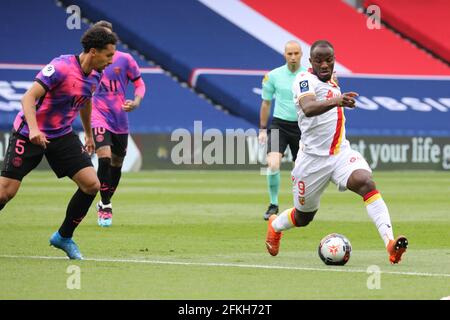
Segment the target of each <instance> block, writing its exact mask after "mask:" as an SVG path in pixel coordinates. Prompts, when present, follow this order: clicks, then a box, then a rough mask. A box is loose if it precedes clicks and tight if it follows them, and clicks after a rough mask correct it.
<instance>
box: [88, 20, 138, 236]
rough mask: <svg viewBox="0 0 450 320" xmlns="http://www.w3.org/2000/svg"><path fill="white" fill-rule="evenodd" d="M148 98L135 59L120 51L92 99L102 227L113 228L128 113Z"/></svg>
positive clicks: (101, 24) (106, 24)
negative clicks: (130, 92)
mask: <svg viewBox="0 0 450 320" xmlns="http://www.w3.org/2000/svg"><path fill="white" fill-rule="evenodd" d="M94 27H103V28H105V29H106V30H108V31H110V32H112V31H113V28H112V24H111V23H110V22H108V21H104V20H102V21H99V22H97V23H96V24H95V25H94ZM129 81H131V82H132V83H133V85H134V100H126V99H125V90H126V88H127V85H128V83H129ZM144 95H145V83H144V81H143V80H142V78H141V72H140V70H139V67H138V65H137V63H136V61H135V60H134V59H133V57H132V56H131V55H130V54H128V53H125V52H121V51H116V53H115V54H114V57H113V62H112V64H111V65H110V66H108V67H107V68H106V69H105V71H104V72H103V77H102V80H101V83H100V86H99V87H98V88H97V91H96V92H95V95H94V97H93V99H92V128H93V131H94V138H95V142H96V148H97V150H96V152H97V156H98V171H97V176H98V178H99V180H100V184H101V187H100V195H101V200H100V201H99V202H98V203H97V211H98V225H99V226H102V227H108V226H110V225H111V224H112V204H111V197H112V196H113V194H114V192H115V191H116V188H117V186H118V184H119V181H120V177H121V172H122V164H123V161H124V158H125V155H126V152H127V144H128V133H129V129H128V114H127V113H128V112H130V111H133V110H134V109H136V108H137V107H138V106H139V105H140V103H141V101H142V99H143V98H144Z"/></svg>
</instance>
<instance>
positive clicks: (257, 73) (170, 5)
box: [0, 0, 450, 136]
mask: <svg viewBox="0 0 450 320" xmlns="http://www.w3.org/2000/svg"><path fill="white" fill-rule="evenodd" d="M8 1H9V2H11V5H10V6H7V8H10V7H13V8H15V9H14V10H22V9H23V10H25V8H24V7H23V4H17V5H16V3H15V2H14V1H11V0H8ZM324 1H325V4H326V6H319V5H318V4H316V3H315V2H306V1H304V2H301V4H299V7H301V8H302V12H304V13H305V14H302V15H301V16H302V19H297V16H296V15H292V6H290V5H289V3H290V2H289V1H286V0H280V1H279V2H276V4H274V2H272V1H263V2H261V1H253V0H243V1H237V0H227V1H226V5H228V6H233V7H232V8H233V10H234V8H235V7H236V8H237V10H235V12H233V10H231V11H232V12H231V13H230V12H228V13H227V14H228V15H227V14H224V13H223V12H221V11H220V8H217V7H214V6H217V4H218V3H217V2H214V1H212V0H199V1H196V0H184V1H176V0H166V1H156V0H151V1H144V0H135V1H133V8H135V9H136V10H129V7H130V4H129V3H128V2H124V1H120V0H109V1H95V2H89V1H87V0H73V1H63V2H64V4H65V5H71V4H76V5H79V6H80V7H81V12H82V15H83V16H84V17H87V18H88V19H90V20H92V21H96V20H100V19H106V20H109V21H111V22H113V24H114V26H115V30H116V31H117V33H118V34H119V35H120V36H121V39H122V40H123V41H124V42H125V43H127V44H129V45H130V47H132V48H135V49H137V50H138V51H139V53H141V54H143V55H145V56H146V57H147V58H149V59H151V60H153V61H155V62H156V63H157V64H158V65H160V66H162V68H164V69H165V70H168V71H170V72H171V73H173V74H174V75H176V76H177V77H179V78H180V79H181V80H182V81H186V82H188V84H189V85H191V86H192V87H194V88H195V89H196V90H198V91H200V92H203V93H204V94H205V95H206V96H207V97H209V98H211V99H212V100H213V101H215V102H216V103H218V104H221V105H222V106H224V107H225V108H226V109H228V110H229V111H230V113H231V114H232V115H236V117H231V116H229V115H225V114H224V113H223V112H220V111H217V110H216V109H214V108H212V106H211V105H210V104H208V103H206V101H205V100H202V99H199V98H198V97H197V96H196V95H195V94H194V93H192V92H191V91H189V90H187V89H186V88H183V87H181V86H180V85H179V83H177V82H176V81H173V80H172V79H170V78H169V77H167V76H166V75H165V74H161V73H160V71H156V70H157V69H154V70H153V71H152V70H150V69H149V72H150V73H149V74H147V75H146V76H144V79H146V81H149V82H150V84H149V98H148V99H146V105H144V106H143V108H142V109H144V108H145V109H147V108H148V110H152V111H151V112H150V111H147V110H145V111H143V110H139V113H136V114H133V115H131V117H132V118H131V122H132V130H139V132H142V130H144V128H145V127H146V126H147V127H149V128H151V130H154V131H157V132H159V130H168V128H173V127H192V120H195V119H196V120H199V117H202V116H203V117H205V119H208V121H209V124H208V125H207V127H214V126H215V127H217V128H222V129H223V128H224V127H225V126H231V127H242V128H247V127H249V126H257V125H258V118H259V106H260V103H261V98H260V88H261V80H262V77H263V75H264V73H265V72H267V71H268V70H270V69H272V68H274V67H277V66H279V65H281V64H283V63H284V60H283V57H282V55H280V51H282V50H283V48H279V50H278V51H277V50H275V47H274V46H273V45H271V44H270V43H269V42H267V39H263V37H262V36H261V34H262V35H263V36H267V33H268V32H266V31H267V30H269V29H264V26H265V25H272V27H273V25H274V24H279V26H280V27H277V28H278V29H280V30H284V31H283V32H285V33H286V34H287V35H288V36H292V37H294V38H296V39H299V40H300V41H303V42H302V44H303V45H305V48H304V49H305V52H307V51H308V50H309V49H308V43H312V42H313V41H314V40H316V39H317V38H327V39H329V40H330V41H332V42H333V43H334V44H335V47H336V52H337V59H338V62H339V63H341V67H342V68H341V70H347V71H348V72H351V71H352V72H357V73H358V74H356V75H355V74H353V75H352V74H347V73H341V74H339V77H340V79H341V84H342V89H343V91H349V90H355V91H358V92H359V93H360V94H361V97H360V98H358V99H359V100H358V102H359V104H360V105H361V109H362V110H360V111H359V112H348V115H347V119H348V120H349V121H348V127H347V128H348V131H349V133H351V134H370V135H382V134H395V135H417V134H437V135H440V136H445V135H448V136H450V130H449V128H448V125H447V124H448V122H449V120H450V119H449V116H450V112H449V108H450V105H449V101H450V100H449V99H450V98H449V95H448V90H447V88H448V83H449V82H448V81H449V79H450V78H449V75H450V68H449V67H448V66H446V65H445V64H444V63H443V62H441V61H439V60H438V59H435V58H433V57H432V56H430V55H428V54H426V53H425V52H424V51H422V50H420V49H418V48H416V47H415V46H413V45H412V44H410V43H409V42H407V41H405V40H404V39H401V38H400V37H398V36H396V35H394V34H393V33H392V32H391V31H390V30H388V29H385V28H381V29H380V30H369V29H368V28H367V27H366V20H365V19H366V18H367V17H366V16H364V15H363V14H361V13H358V12H357V11H356V10H355V9H354V8H352V7H350V6H348V5H347V4H345V3H343V2H341V1H332V0H324ZM29 2H30V3H32V5H31V6H32V7H31V8H32V10H31V11H33V10H38V5H37V4H34V3H33V2H32V1H29ZM50 3H51V1H49V0H48V2H46V6H45V12H48V13H49V14H52V15H54V16H52V18H51V19H46V21H47V22H48V21H57V23H59V24H63V23H64V24H65V20H64V19H66V18H67V14H66V13H65V11H64V8H57V7H56V6H55V5H53V4H52V5H50ZM221 3H222V2H221ZM296 4H297V2H296ZM33 6H34V7H33ZM41 7H42V6H41ZM47 7H48V10H47ZM244 7H245V10H247V11H246V12H248V10H252V12H253V14H254V15H253V16H252V17H255V15H259V16H258V17H259V18H258V19H259V20H258V22H259V23H261V24H258V27H261V28H260V29H258V30H253V31H252V32H249V31H248V29H245V26H243V25H242V24H239V23H238V22H236V21H237V20H236V19H235V17H234V18H233V16H231V17H230V14H231V15H233V14H236V15H240V16H239V17H240V18H242V14H243V13H242V12H238V11H239V8H241V9H242V8H244ZM323 8H327V9H328V10H323ZM8 10H11V9H7V10H6V11H7V12H6V13H5V12H4V11H2V13H0V18H1V17H4V18H7V17H8ZM27 10H28V11H30V8H29V7H27ZM229 11H230V10H229ZM308 12H320V19H323V20H326V21H333V19H334V20H335V21H337V22H338V23H336V25H335V27H333V28H330V27H329V25H330V24H329V23H326V24H324V23H317V21H316V20H317V17H318V16H317V15H315V14H306V13H308ZM9 15H10V17H11V16H13V15H12V14H11V13H9ZM15 16H16V17H17V16H18V15H17V12H16V15H15ZM286 17H292V18H286ZM28 18H29V19H28V20H27V19H25V20H26V21H27V22H26V23H28V25H27V27H28V28H29V29H28V30H30V28H37V29H36V30H39V32H36V34H38V35H37V36H36V37H34V38H33V37H32V38H33V39H32V42H30V45H32V47H33V48H34V47H39V46H40V45H41V44H42V43H48V46H49V48H50V47H51V48H53V49H50V50H49V53H51V54H45V57H41V58H39V60H38V59H36V58H35V56H34V55H32V54H30V53H29V52H27V53H24V54H27V55H28V54H29V56H28V57H27V59H24V60H14V61H17V62H27V63H31V62H35V63H36V62H39V63H45V62H46V61H45V62H43V61H42V59H48V57H49V56H52V55H57V54H56V51H55V50H61V47H62V45H64V46H65V44H66V43H67V48H69V42H70V45H74V43H75V44H78V42H77V41H78V38H79V36H80V35H81V32H80V33H79V34H78V35H76V33H73V35H74V36H73V39H72V40H70V41H69V39H61V40H60V38H61V37H62V34H66V33H67V30H65V31H64V32H62V34H61V35H58V32H59V31H58V32H52V28H54V26H53V27H52V24H49V25H48V26H46V24H43V26H44V27H43V28H44V29H42V30H41V29H39V28H41V25H40V24H38V23H37V21H38V18H36V17H33V16H32V15H30V16H29V17H28ZM33 19H34V22H33ZM58 19H59V20H58ZM40 20H41V19H39V21H40ZM130 21H132V23H130ZM241 21H246V20H245V19H243V20H242V19H241ZM250 22H252V21H251V20H250ZM20 26H21V24H20V21H19V20H15V21H14V23H13V24H12V26H10V27H9V29H10V31H9V38H7V39H11V40H8V41H11V43H14V40H13V38H12V37H13V34H14V32H12V30H15V29H20V28H19V27H20ZM305 26H314V28H312V27H307V28H306V27H305ZM281 27H282V28H284V29H282V28H281ZM22 29H23V28H22ZM270 30H274V29H270ZM3 32H4V31H3ZM42 34H46V35H47V36H42ZM49 34H51V35H52V37H55V39H57V40H55V41H50V42H49V39H52V37H48V35H49ZM349 35H351V37H350V36H349ZM269 36H270V35H269ZM18 38H19V37H18ZM20 38H21V39H22V38H24V39H26V38H27V37H26V32H24V34H23V35H20ZM46 41H47V42H46ZM64 41H65V42H64ZM355 43H357V45H355ZM348 48H351V50H349V49H348ZM21 51H23V50H21ZM34 51H36V50H34ZM39 54H41V53H40V52H39ZM58 54H59V53H58ZM4 56H6V57H7V58H8V59H7V60H6V61H11V57H14V54H13V50H12V49H10V48H9V49H8V50H6V51H2V53H1V55H0V61H4V60H5V59H4ZM144 63H145V62H144ZM380 74H381V75H380ZM392 74H394V75H392ZM414 74H417V75H418V76H413V75H414ZM430 75H431V76H430ZM163 79H164V80H163ZM158 81H161V82H163V83H161V87H160V88H159V85H158ZM9 85H10V86H11V83H10V84H9ZM152 88H158V90H153V89H152ZM184 95H186V96H189V97H190V96H192V99H189V98H186V97H185V96H184ZM158 97H160V98H158ZM178 97H183V98H178ZM0 99H1V98H0ZM151 99H160V101H156V100H155V102H152V100H151ZM0 104H1V101H0ZM147 105H148V107H147ZM155 106H158V107H155ZM156 108H159V109H158V110H155V109H156ZM207 110H208V111H207ZM153 111H155V112H157V114H153V113H152V112H153ZM147 112H149V113H148V114H147ZM196 112H198V113H197V114H196ZM209 113H211V114H209ZM166 115H167V119H166V120H164V119H165V118H164V117H166ZM133 117H136V119H134V118H133ZM158 117H159V118H158ZM153 119H155V120H156V119H158V123H156V122H154V121H153ZM177 119H178V120H177ZM200 119H203V118H200ZM367 119H370V121H369V122H368V121H367ZM183 121H184V122H183ZM239 121H241V122H239ZM175 123H176V125H175Z"/></svg>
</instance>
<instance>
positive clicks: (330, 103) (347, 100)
mask: <svg viewBox="0 0 450 320" xmlns="http://www.w3.org/2000/svg"><path fill="white" fill-rule="evenodd" d="M356 96H358V94H357V93H356V92H347V93H344V94H342V95H341V96H339V97H335V98H331V99H328V100H322V101H317V100H316V96H315V95H307V96H304V97H301V98H300V99H299V105H300V107H301V108H302V110H303V113H304V114H305V116H307V117H314V116H318V115H321V114H323V113H325V112H327V111H330V110H331V109H333V108H335V107H349V108H354V107H355V103H356V100H355V99H354V97H356Z"/></svg>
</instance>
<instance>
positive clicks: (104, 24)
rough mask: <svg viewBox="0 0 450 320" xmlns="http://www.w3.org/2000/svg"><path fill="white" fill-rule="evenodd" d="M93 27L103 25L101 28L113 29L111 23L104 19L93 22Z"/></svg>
mask: <svg viewBox="0 0 450 320" xmlns="http://www.w3.org/2000/svg"><path fill="white" fill-rule="evenodd" d="M94 27H103V28H106V29H109V30H111V31H113V25H112V23H111V22H109V21H106V20H100V21H97V22H96V23H94Z"/></svg>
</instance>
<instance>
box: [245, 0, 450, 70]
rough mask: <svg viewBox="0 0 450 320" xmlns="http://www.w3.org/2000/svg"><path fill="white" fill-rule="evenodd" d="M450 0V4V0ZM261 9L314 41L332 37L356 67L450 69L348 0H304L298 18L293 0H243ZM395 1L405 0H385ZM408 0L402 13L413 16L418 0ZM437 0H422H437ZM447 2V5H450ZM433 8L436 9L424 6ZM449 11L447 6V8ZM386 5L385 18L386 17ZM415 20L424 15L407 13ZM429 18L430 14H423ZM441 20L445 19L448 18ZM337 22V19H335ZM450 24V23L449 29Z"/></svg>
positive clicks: (439, 35) (342, 55)
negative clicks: (370, 20)
mask: <svg viewBox="0 0 450 320" xmlns="http://www.w3.org/2000/svg"><path fill="white" fill-rule="evenodd" d="M442 1H445V2H446V3H447V4H448V1H446V0H442ZM243 2H244V3H245V4H247V5H248V6H250V7H252V8H253V9H254V10H256V11H258V12H259V13H261V14H262V15H265V16H267V17H269V18H270V19H271V20H272V21H274V22H275V23H277V24H279V25H280V26H281V27H283V28H285V29H287V30H289V31H290V32H291V33H293V34H294V35H297V36H298V37H299V38H301V39H303V40H305V41H306V42H307V43H312V42H314V41H315V40H317V39H327V40H329V41H331V42H332V43H333V44H334V45H335V49H336V52H337V60H338V61H339V62H341V63H342V64H344V65H345V66H347V67H348V68H349V69H350V70H351V71H352V72H357V73H371V74H405V75H450V68H449V67H448V66H447V65H445V64H444V63H443V62H441V61H439V60H437V59H435V58H433V57H432V56H430V55H428V54H427V53H426V52H424V51H422V50H419V49H418V48H416V47H415V46H414V45H413V44H411V43H409V42H408V41H406V40H404V39H401V38H400V37H398V36H397V35H395V34H394V33H393V32H391V31H390V30H388V29H386V28H385V27H383V26H381V29H369V28H368V27H367V16H365V15H364V14H361V13H358V12H357V11H356V10H355V8H353V7H351V6H349V5H348V4H346V3H345V2H343V1H336V0H321V1H302V2H301V4H298V12H299V14H298V18H297V16H296V17H295V18H292V19H287V18H286V17H289V16H292V10H293V9H292V1H290V0H280V1H276V2H275V1H259V0H243ZM382 2H384V3H392V4H393V3H396V5H395V6H396V7H397V5H398V3H400V1H397V0H396V1H382ZM401 2H404V3H406V2H407V3H408V5H405V7H402V10H400V11H398V15H401V16H402V17H406V16H408V12H409V9H407V8H409V4H410V3H411V2H412V3H414V2H417V1H414V0H413V1H407V0H404V1H401ZM432 2H433V1H431V2H429V1H422V3H424V5H425V3H426V5H427V6H428V5H430V7H431V6H432ZM447 7H448V5H447ZM430 10H431V12H434V10H435V9H431V8H430V9H428V8H427V10H424V12H430ZM447 12H448V10H447ZM385 14H386V13H385V12H384V10H383V11H382V19H384V17H385ZM407 19H410V20H411V21H414V22H415V24H416V25H419V23H417V21H422V20H421V19H418V20H417V19H414V18H412V17H410V18H407ZM424 19H425V18H424ZM446 21H448V20H445V21H442V23H443V24H444V23H446ZM333 22H334V23H333ZM445 29H446V30H448V23H447V27H446V28H444V30H445ZM429 30H430V31H431V32H436V34H437V36H436V38H439V39H441V41H442V42H446V43H447V44H448V39H449V37H448V33H447V37H445V35H443V34H442V31H436V30H434V29H433V28H432V27H431V26H430V28H429Z"/></svg>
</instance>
